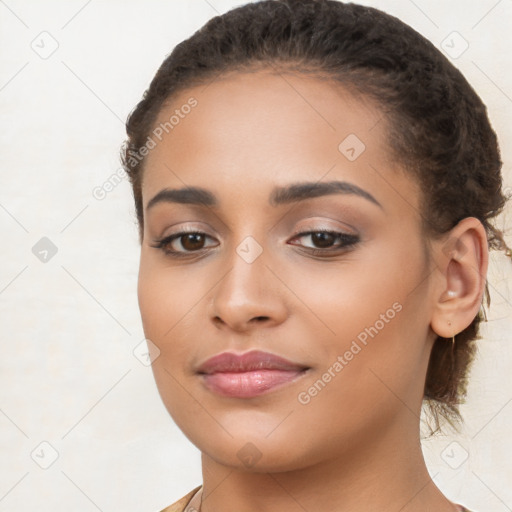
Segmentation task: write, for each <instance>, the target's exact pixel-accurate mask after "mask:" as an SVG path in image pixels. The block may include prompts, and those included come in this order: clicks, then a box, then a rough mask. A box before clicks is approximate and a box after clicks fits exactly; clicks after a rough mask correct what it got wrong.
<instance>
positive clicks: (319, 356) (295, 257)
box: [138, 71, 433, 471]
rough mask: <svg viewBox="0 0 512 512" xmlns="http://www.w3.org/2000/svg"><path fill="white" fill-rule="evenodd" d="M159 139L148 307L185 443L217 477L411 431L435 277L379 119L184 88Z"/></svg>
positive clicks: (330, 95) (328, 100)
mask: <svg viewBox="0 0 512 512" xmlns="http://www.w3.org/2000/svg"><path fill="white" fill-rule="evenodd" d="M187 105H188V106H187ZM173 116H174V117H173ZM165 123H167V125H165ZM155 127H156V128H155V130H156V131H155V130H154V131H153V134H152V135H151V137H152V139H153V141H154V142H155V144H150V145H151V146H152V147H151V148H150V151H149V154H148V155H147V156H146V161H145V168H144V176H143V182H142V195H143V203H144V209H145V210H144V216H145V220H144V240H143V244H142V249H141V259H140V272H139V287H138V298H139V306H140V311H141V316H142V322H143V327H144V332H145V336H146V338H147V339H149V340H150V342H151V343H150V347H153V356H154V357H155V359H154V361H153V372H154V376H155V379H156V383H157V386H158V389H159V392H160V395H161V397H162V400H163V402H164V404H165V406H166V407H167V409H168V411H169V413H170V414H171V416H172V417H173V419H174V420H175V422H176V423H177V425H178V426H179V427H180V428H181V429H182V430H183V432H184V433H185V434H186V435H187V437H188V438H189V439H190V440H191V441H192V442H193V443H194V444H195V445H196V446H197V447H198V448H199V449H200V450H201V451H202V452H203V453H204V454H206V455H208V456H209V457H211V458H213V459H214V460H216V461H217V462H220V463H222V464H226V465H229V466H236V467H239V468H242V469H244V468H245V469H246V470H252V471H269V470H279V471H285V470H290V469H293V468H300V467H305V466H307V465H311V464H315V463H318V462H320V461H322V460H328V459H333V458H335V457H342V456H345V457H348V456H349V455H350V454H353V453H361V450H362V449H371V446H372V445H373V444H375V443H378V442H379V440H381V439H382V436H384V435H389V433H390V432H398V431H402V434H403V433H404V432H406V431H408V430H411V431H415V429H416V428H417V423H418V422H419V420H418V418H417V416H416V415H415V414H411V410H412V411H418V413H419V407H420V404H421V400H422V396H423V386H424V378H425V374H426V369H427V364H428V356H429V353H430V349H431V345H432V342H433V336H432V335H431V330H430V328H429V322H430V315H431V307H430V306H429V289H430V285H429V275H430V274H429V268H428V267H429V265H428V258H427V256H426V253H425V243H424V237H423V235H422V232H421V217H420V215H419V214H418V211H419V191H418V187H417V185H416V183H415V182H414V181H413V179H412V178H409V177H408V176H407V175H406V174H405V173H404V172H403V171H402V170H401V169H400V167H399V166H398V164H397V163H394V162H393V160H392V159H391V158H390V157H389V152H388V148H387V143H386V137H385V135H386V122H385V120H384V119H383V118H382V114H381V113H380V112H379V110H378V108H376V107H375V106H372V105H371V104H370V103H369V102H366V101H364V99H363V98H355V97H353V96H351V95H350V94H349V93H348V92H347V91H346V90H344V89H343V88H342V87H341V86H340V85H339V84H338V85H335V84H333V83H330V82H327V81H321V80H318V79H315V78H312V77H305V76H298V75H292V74H286V75H282V76H280V75H278V74H272V73H270V72H265V71H258V72H254V73H250V74H232V75H226V76H224V77H223V78H222V79H220V80H217V81H214V82H213V83H210V84H209V85H208V86H201V87H195V88H190V89H187V90H186V91H183V92H182V93H180V94H179V95H177V96H175V97H173V98H172V100H171V101H170V103H168V104H167V105H166V106H165V107H164V108H163V109H162V111H161V112H160V115H159V118H158V120H157V122H156V124H155ZM159 127H160V128H159ZM162 127H166V128H165V129H162ZM155 134H158V136H156V135H155ZM192 187H197V188H198V189H200V190H196V189H194V190H192ZM184 188H187V190H185V191H183V189H184ZM187 233H188V234H187ZM212 358H213V359H212ZM415 425H416V426H415ZM248 461H252V462H250V463H249V462H248Z"/></svg>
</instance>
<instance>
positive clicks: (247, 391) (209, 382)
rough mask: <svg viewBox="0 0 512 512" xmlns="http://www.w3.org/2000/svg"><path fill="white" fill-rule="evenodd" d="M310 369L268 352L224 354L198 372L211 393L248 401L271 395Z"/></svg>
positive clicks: (207, 362) (203, 365)
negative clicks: (269, 393) (256, 397)
mask: <svg viewBox="0 0 512 512" xmlns="http://www.w3.org/2000/svg"><path fill="white" fill-rule="evenodd" d="M307 370H309V367H307V366H305V365H301V364H298V363H294V362H292V361H289V360H287V359H284V358H283V357H279V356H276V355H275V354H271V353H269V352H262V351H259V350H252V351H250V352H246V353H244V354H234V353H232V352H223V353H222V354H218V355H216V356H214V357H212V358H210V359H208V360H207V361H205V362H204V363H203V364H202V365H201V366H200V367H199V368H198V370H197V373H198V374H199V375H200V376H201V378H202V379H203V382H204V384H205V385H206V387H207V388H208V389H210V390H211V391H213V392H215V393H218V394H220V395H223V396H230V397H236V398H251V397H255V396H258V395H262V394H265V393H268V392H271V391H273V390H275V389H277V388H280V387H282V386H284V385H286V384H288V383H291V382H293V381H294V380H296V379H297V378H299V377H301V376H302V375H304V374H305V373H306V372H307Z"/></svg>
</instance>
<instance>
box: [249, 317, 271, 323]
mask: <svg viewBox="0 0 512 512" xmlns="http://www.w3.org/2000/svg"><path fill="white" fill-rule="evenodd" d="M268 318H269V317H268V316H255V317H254V318H253V320H256V321H257V322H264V321H265V320H268Z"/></svg>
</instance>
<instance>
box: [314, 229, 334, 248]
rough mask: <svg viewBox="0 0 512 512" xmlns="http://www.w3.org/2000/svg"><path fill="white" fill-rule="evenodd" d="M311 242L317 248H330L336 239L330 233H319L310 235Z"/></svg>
mask: <svg viewBox="0 0 512 512" xmlns="http://www.w3.org/2000/svg"><path fill="white" fill-rule="evenodd" d="M311 240H312V241H313V243H314V244H315V245H316V246H317V247H319V248H322V249H323V248H325V247H331V245H332V244H333V243H334V242H335V241H336V237H335V236H334V235H333V234H332V233H327V232H322V231H319V232H317V233H312V234H311Z"/></svg>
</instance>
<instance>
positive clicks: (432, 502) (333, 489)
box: [201, 411, 458, 512]
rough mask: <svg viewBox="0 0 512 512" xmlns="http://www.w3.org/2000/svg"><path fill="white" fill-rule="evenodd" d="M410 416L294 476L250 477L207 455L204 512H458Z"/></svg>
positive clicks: (252, 473)
mask: <svg viewBox="0 0 512 512" xmlns="http://www.w3.org/2000/svg"><path fill="white" fill-rule="evenodd" d="M407 414H409V416H410V418H407V417H406V418H405V423H404V422H402V423H401V424H400V423H398V422H397V423H396V425H394V426H392V427H389V428H388V429H384V430H382V429H380V432H379V433H377V432H375V431H373V432H372V435H371V436H366V439H361V442H360V443H359V444H358V445H357V446H354V445H352V446H351V448H350V449H348V450H344V452H343V453H338V454H335V455H334V456H333V457H332V458H331V459H329V460H324V461H323V462H321V463H318V464H316V465H312V466H308V467H304V468H301V469H297V470H294V471H287V472H279V473H277V472H276V473H272V472H268V473H261V472H260V473H255V472H247V471H243V470H240V469H239V468H233V467H227V466H224V465H222V464H219V463H218V462H216V461H214V460H213V459H211V458H210V457H208V456H207V455H205V454H203V457H202V468H203V482H204V483H203V493H202V506H201V512H218V511H222V512H230V511H237V512H252V511H260V512H275V511H279V512H304V511H305V510H306V511H308V512H320V511H322V512H323V511H325V510H336V511H338V512H363V511H364V512H367V511H368V510H400V512H413V511H414V512H427V511H430V510H436V512H455V511H456V510H458V509H457V508H456V507H455V505H454V504H453V503H451V502H450V501H448V500H447V499H446V498H445V497H444V496H443V494H442V493H441V492H440V491H439V489H438V488H437V486H436V485H435V484H434V482H433V481H432V479H431V478H430V476H429V473H428V470H427V467H426V465H425V460H424V458H423V453H422V450H421V443H420V439H419V432H417V426H418V423H417V418H415V417H414V415H412V414H411V412H410V411H407ZM411 418H412V419H411ZM404 425H405V426H404ZM411 427H412V428H411ZM411 432H412V434H411ZM408 433H409V435H408Z"/></svg>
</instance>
